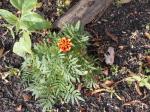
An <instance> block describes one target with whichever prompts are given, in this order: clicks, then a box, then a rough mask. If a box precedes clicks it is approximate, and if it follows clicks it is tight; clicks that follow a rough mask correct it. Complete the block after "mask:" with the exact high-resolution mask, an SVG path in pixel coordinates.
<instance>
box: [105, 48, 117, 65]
mask: <svg viewBox="0 0 150 112" xmlns="http://www.w3.org/2000/svg"><path fill="white" fill-rule="evenodd" d="M114 59H115V51H114V48H113V47H109V48H108V51H107V54H105V62H106V64H108V65H113V63H114Z"/></svg>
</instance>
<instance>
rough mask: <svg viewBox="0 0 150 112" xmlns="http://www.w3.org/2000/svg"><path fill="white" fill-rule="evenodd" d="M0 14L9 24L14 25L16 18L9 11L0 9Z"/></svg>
mask: <svg viewBox="0 0 150 112" xmlns="http://www.w3.org/2000/svg"><path fill="white" fill-rule="evenodd" d="M0 16H2V17H3V18H4V19H5V20H6V21H7V22H8V23H9V24H12V25H15V24H16V23H17V21H18V18H17V17H16V16H15V15H14V14H12V13H11V12H9V11H7V10H4V9H0Z"/></svg>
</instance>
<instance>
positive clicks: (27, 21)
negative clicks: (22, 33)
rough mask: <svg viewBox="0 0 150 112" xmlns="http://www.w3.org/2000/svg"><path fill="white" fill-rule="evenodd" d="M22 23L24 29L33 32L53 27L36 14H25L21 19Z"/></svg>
mask: <svg viewBox="0 0 150 112" xmlns="http://www.w3.org/2000/svg"><path fill="white" fill-rule="evenodd" d="M20 22H21V25H20V27H21V28H22V29H28V30H31V31H34V30H42V29H47V28H50V26H51V23H50V22H48V21H46V20H45V19H44V18H43V17H42V16H40V15H39V14H37V13H34V12H29V13H27V14H24V15H23V16H22V17H21V20H20Z"/></svg>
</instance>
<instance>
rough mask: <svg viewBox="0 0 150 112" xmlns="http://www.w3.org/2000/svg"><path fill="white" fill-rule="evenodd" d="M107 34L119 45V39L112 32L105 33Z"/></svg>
mask: <svg viewBox="0 0 150 112" xmlns="http://www.w3.org/2000/svg"><path fill="white" fill-rule="evenodd" d="M105 32H106V35H107V36H108V37H110V38H111V39H112V40H113V41H115V42H116V43H118V37H117V36H116V35H114V34H112V33H110V32H108V31H107V30H106V31H105Z"/></svg>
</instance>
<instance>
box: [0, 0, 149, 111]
mask: <svg viewBox="0 0 150 112" xmlns="http://www.w3.org/2000/svg"><path fill="white" fill-rule="evenodd" d="M1 3H2V4H1ZM43 3H45V4H48V3H47V0H43ZM45 4H44V5H43V7H42V8H41V9H39V12H41V13H42V14H44V15H45V16H46V17H47V18H49V19H52V20H55V19H56V18H57V14H56V6H55V0H52V2H51V4H49V5H48V6H47V5H45ZM0 7H1V8H7V9H9V10H12V11H13V8H11V6H9V5H8V1H7V0H2V2H0ZM49 7H50V8H49ZM0 22H1V23H2V22H3V21H2V20H0ZM148 23H150V2H143V1H142V2H139V0H135V1H133V2H131V3H129V4H125V5H123V6H121V7H118V6H116V5H112V6H111V7H110V8H109V9H108V11H107V12H106V13H105V14H104V16H103V17H102V18H100V19H96V20H95V21H93V22H92V23H90V24H89V25H87V27H86V30H87V31H89V32H90V33H91V35H92V38H91V39H90V45H89V47H88V52H89V54H90V55H94V56H95V57H96V58H98V59H99V63H100V65H101V66H102V68H103V77H104V78H103V80H104V81H101V82H100V83H99V85H100V88H105V87H104V84H105V82H106V81H111V82H113V84H114V85H115V84H116V86H115V87H114V90H115V93H116V94H117V95H114V94H113V95H112V96H111V94H110V92H102V93H96V94H93V95H92V94H91V91H86V90H85V89H82V90H81V92H82V94H83V97H84V98H85V102H81V105H80V106H78V105H73V106H72V105H59V104H57V105H55V110H58V111H59V112H66V111H67V110H70V112H79V111H80V112H150V96H149V95H150V91H149V90H147V89H146V88H139V87H136V86H137V85H136V83H133V84H132V85H131V86H129V85H128V84H127V83H126V82H124V81H122V82H120V83H118V81H121V80H122V79H124V78H126V77H128V76H129V74H130V73H131V72H134V73H142V74H145V75H150V73H148V72H146V71H145V69H146V68H148V67H149V66H150V65H148V64H147V62H146V59H145V57H146V56H148V55H150V54H149V53H148V50H149V49H150V39H148V38H147V37H146V36H145V35H144V33H145V32H149V31H148V30H147V29H146V25H147V24H148ZM5 31H6V30H5V29H1V30H0V35H1V38H0V40H1V41H2V45H1V46H4V47H5V51H8V50H10V49H11V48H12V44H13V40H12V39H11V38H9V39H8V37H9V34H6V35H4V32H5ZM108 47H113V48H114V49H115V62H114V67H112V66H108V65H106V64H105V58H104V54H105V53H106V52H107V49H108ZM22 61H23V59H22V58H20V57H18V56H16V55H15V54H12V53H11V51H10V52H8V53H7V54H6V55H5V56H4V57H2V58H1V59H0V71H1V73H3V72H4V71H7V69H8V68H7V66H13V67H17V68H19V67H20V65H21V62H22ZM117 67H118V68H117ZM6 68H7V69H6ZM8 81H9V83H7V84H5V83H6V82H5V81H4V80H2V79H0V112H15V111H16V109H18V108H19V106H20V105H21V106H22V107H21V108H22V109H21V111H22V112H28V111H31V112H41V110H40V106H39V104H38V103H37V102H35V101H34V100H32V99H30V100H29V101H25V99H26V98H24V95H26V94H27V93H24V87H23V85H22V84H21V81H20V79H19V78H17V77H14V76H13V77H11V78H8ZM108 87H109V86H108ZM28 94H29V95H28V96H30V93H28Z"/></svg>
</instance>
